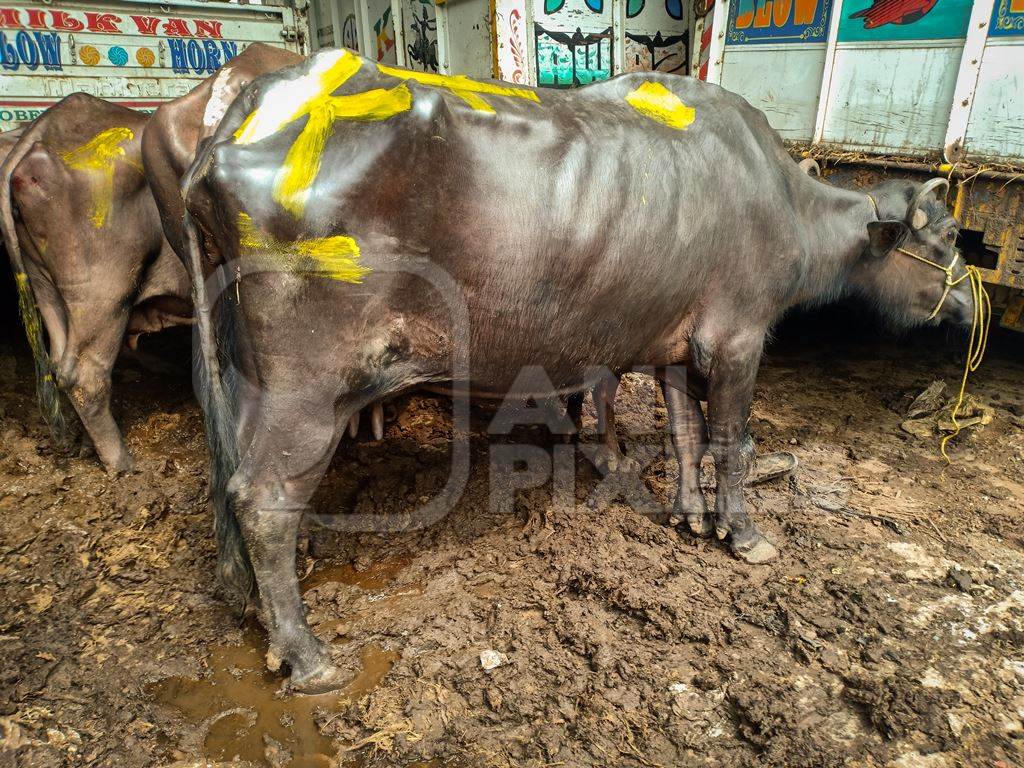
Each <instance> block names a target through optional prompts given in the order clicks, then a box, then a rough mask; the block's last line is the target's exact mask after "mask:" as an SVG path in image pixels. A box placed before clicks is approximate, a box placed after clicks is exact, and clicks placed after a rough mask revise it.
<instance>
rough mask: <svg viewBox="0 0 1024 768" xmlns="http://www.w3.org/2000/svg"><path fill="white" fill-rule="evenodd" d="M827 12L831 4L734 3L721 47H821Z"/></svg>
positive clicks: (809, 0)
mask: <svg viewBox="0 0 1024 768" xmlns="http://www.w3.org/2000/svg"><path fill="white" fill-rule="evenodd" d="M831 11H832V0H736V1H735V2H732V3H730V4H729V24H728V27H727V32H726V35H725V44H726V45H750V44H757V43H823V42H825V39H826V38H827V37H828V20H829V15H830V13H831Z"/></svg>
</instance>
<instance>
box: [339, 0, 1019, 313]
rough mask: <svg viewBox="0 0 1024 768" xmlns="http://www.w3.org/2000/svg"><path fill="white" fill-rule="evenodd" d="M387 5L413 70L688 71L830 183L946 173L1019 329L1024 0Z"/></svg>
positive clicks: (570, 83)
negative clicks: (484, 41)
mask: <svg viewBox="0 0 1024 768" xmlns="http://www.w3.org/2000/svg"><path fill="white" fill-rule="evenodd" d="M339 1H344V0H339ZM363 1H365V0H363ZM391 7H392V16H393V18H395V19H398V20H399V23H398V26H397V27H396V51H397V55H398V61H399V63H401V64H405V65H406V66H413V67H416V68H428V69H431V70H432V71H434V70H436V71H440V72H443V73H446V74H454V73H459V72H463V73H466V74H471V75H475V76H486V75H491V76H494V77H497V78H499V79H502V80H507V81H509V82H513V83H525V84H530V85H540V86H547V87H552V88H569V87H574V86H579V85H585V84H587V83H591V82H594V81H597V80H603V79H606V78H608V77H611V76H613V75H615V74H618V73H620V72H628V71H636V70H651V69H656V70H660V71H664V72H675V73H678V74H691V75H693V76H695V77H700V78H702V79H706V80H709V81H712V82H717V83H720V84H722V85H723V86H724V87H726V88H728V89H730V90H732V91H735V92H736V93H739V94H741V95H742V96H744V97H745V98H746V99H748V100H749V101H750V102H751V103H752V104H754V106H756V107H758V108H759V109H761V110H763V111H764V112H765V114H766V115H767V116H768V120H769V122H771V124H772V125H773V126H774V127H775V128H776V129H777V130H778V131H779V132H780V133H781V135H782V137H783V138H784V139H785V140H786V141H787V142H788V143H789V144H790V146H791V148H792V151H793V152H794V154H797V155H799V154H804V155H808V154H809V155H813V156H815V157H818V158H820V159H822V160H824V161H827V162H826V165H827V167H828V170H829V171H830V172H831V176H830V178H831V180H832V181H833V182H834V183H839V184H844V185H849V186H858V185H864V184H869V183H873V182H874V181H877V180H878V177H880V176H882V175H890V176H891V175H896V174H902V175H937V174H941V175H945V176H949V177H950V179H951V181H953V182H954V184H953V195H954V197H953V202H954V207H955V210H956V212H957V214H958V216H959V218H960V221H961V222H962V224H963V230H962V234H961V242H960V246H961V249H962V250H963V252H964V254H965V256H966V258H967V259H968V260H969V261H970V262H971V263H973V264H975V265H976V266H978V267H980V268H981V269H982V270H983V273H984V275H985V279H986V280H987V282H988V283H989V285H990V292H991V293H992V296H993V300H994V303H995V305H996V307H997V308H998V309H1000V310H1001V314H1002V322H1003V324H1004V325H1008V326H1012V327H1017V328H1020V329H1021V330H1024V298H1022V289H1024V0H718V2H716V1H715V0H693V1H692V2H681V0H447V1H446V2H444V3H443V4H441V5H434V4H433V3H432V2H429V1H426V2H425V0H391ZM463 19H476V20H477V22H479V21H481V20H484V19H486V21H487V22H488V23H489V25H490V33H491V42H490V46H489V48H488V50H487V53H483V52H481V44H480V29H479V24H477V25H476V26H471V27H469V28H467V26H466V25H464V24H462V23H461V22H460V21H459V20H463ZM435 51H436V55H435V54H434V52H435ZM488 54H489V56H488Z"/></svg>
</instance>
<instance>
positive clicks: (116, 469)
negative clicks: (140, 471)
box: [106, 453, 135, 478]
mask: <svg viewBox="0 0 1024 768" xmlns="http://www.w3.org/2000/svg"><path fill="white" fill-rule="evenodd" d="M134 469H135V462H133V461H132V457H131V456H129V455H128V454H127V453H125V454H124V455H123V456H121V458H119V459H118V460H117V461H114V462H111V463H110V464H107V465H106V470H107V476H108V477H111V478H115V477H120V476H121V475H127V474H130V473H131V472H132V470H134Z"/></svg>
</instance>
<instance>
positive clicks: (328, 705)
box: [150, 631, 398, 768]
mask: <svg viewBox="0 0 1024 768" xmlns="http://www.w3.org/2000/svg"><path fill="white" fill-rule="evenodd" d="M264 644H265V641H264V639H263V638H262V637H261V636H260V635H259V634H258V633H256V632H255V631H253V632H248V633H246V635H245V642H244V644H243V645H233V646H232V645H229V646H219V647H217V648H215V649H214V651H213V653H212V654H211V656H210V670H211V672H212V674H211V676H210V677H208V678H204V679H201V680H194V679H191V678H186V677H172V678H168V679H166V680H161V681H159V682H157V683H154V684H153V685H152V686H150V694H151V695H152V696H153V699H154V700H155V701H156V702H157V703H158V704H160V705H162V706H164V707H168V708H171V709H173V710H176V711H178V712H180V713H181V714H182V715H183V716H184V718H185V719H186V720H188V721H189V722H190V723H191V724H193V725H195V726H198V727H199V734H200V738H201V739H202V743H201V744H197V745H196V746H197V747H199V748H200V750H199V751H201V752H202V754H203V756H204V757H205V758H207V759H211V760H248V761H249V762H252V763H254V764H255V765H266V766H273V765H276V764H279V763H278V762H277V760H276V759H275V757H276V756H280V758H282V759H284V760H287V756H288V755H290V756H291V762H290V763H287V764H288V765H289V766H291V768H327V767H328V766H330V765H332V760H333V759H334V755H335V749H334V747H333V746H332V743H331V739H330V738H328V737H325V736H323V735H321V733H320V730H319V727H318V726H317V721H318V717H317V716H318V715H319V719H320V720H321V721H323V720H325V719H329V717H330V715H331V713H335V712H338V711H340V710H341V709H342V708H343V707H344V706H345V705H347V704H349V703H351V702H354V701H357V700H359V699H361V698H362V697H363V696H365V695H367V694H368V693H369V692H370V691H372V690H373V689H374V688H376V687H377V686H378V685H379V684H380V682H381V680H383V679H384V676H385V675H387V673H388V672H389V671H390V670H391V667H392V665H393V664H394V663H395V661H396V660H397V658H398V654H397V653H396V652H395V651H385V650H383V649H382V648H380V646H378V645H375V644H370V645H367V646H366V647H364V648H363V649H362V651H361V653H360V656H361V665H362V667H361V669H360V671H359V672H358V674H357V675H356V676H355V678H353V680H352V682H350V683H349V684H348V685H347V686H346V687H345V689H344V690H343V691H341V692H339V693H326V694H321V695H317V696H303V695H298V694H292V695H288V694H282V693H280V686H281V677H280V676H279V675H277V674H275V673H273V672H270V671H269V670H267V668H266V666H265V664H264V663H263V654H262V652H261V651H260V648H262V646H263V645H264Z"/></svg>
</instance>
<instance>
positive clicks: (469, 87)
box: [377, 64, 540, 113]
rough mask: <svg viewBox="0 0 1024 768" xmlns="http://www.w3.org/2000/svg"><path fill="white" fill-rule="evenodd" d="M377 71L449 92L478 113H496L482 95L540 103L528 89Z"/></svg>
mask: <svg viewBox="0 0 1024 768" xmlns="http://www.w3.org/2000/svg"><path fill="white" fill-rule="evenodd" d="M377 69H379V70H380V71H381V73H382V74H385V75H389V76H391V77H397V78H399V79H400V80H415V81H416V82H417V83H420V84H422V85H429V86H431V87H434V88H444V89H446V90H449V91H451V92H452V93H453V94H455V95H456V96H458V97H459V98H460V99H462V100H463V101H464V102H466V103H467V104H468V105H469V106H470V107H472V108H473V109H475V110H477V111H478V112H491V113H493V112H494V107H492V106H491V105H490V104H488V103H487V102H486V101H484V99H483V98H482V97H481V96H480V94H481V93H486V94H489V95H491V96H513V97H515V98H519V99H527V100H528V101H535V102H538V103H539V102H540V97H539V96H537V92H536V91H531V90H530V89H528V88H513V87H512V86H507V85H498V84H497V83H480V82H477V81H476V80H471V79H469V78H468V77H466V76H465V75H435V74H432V73H430V72H413V71H411V70H407V69H398V68H397V67H389V66H386V65H384V64H378V65H377Z"/></svg>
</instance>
